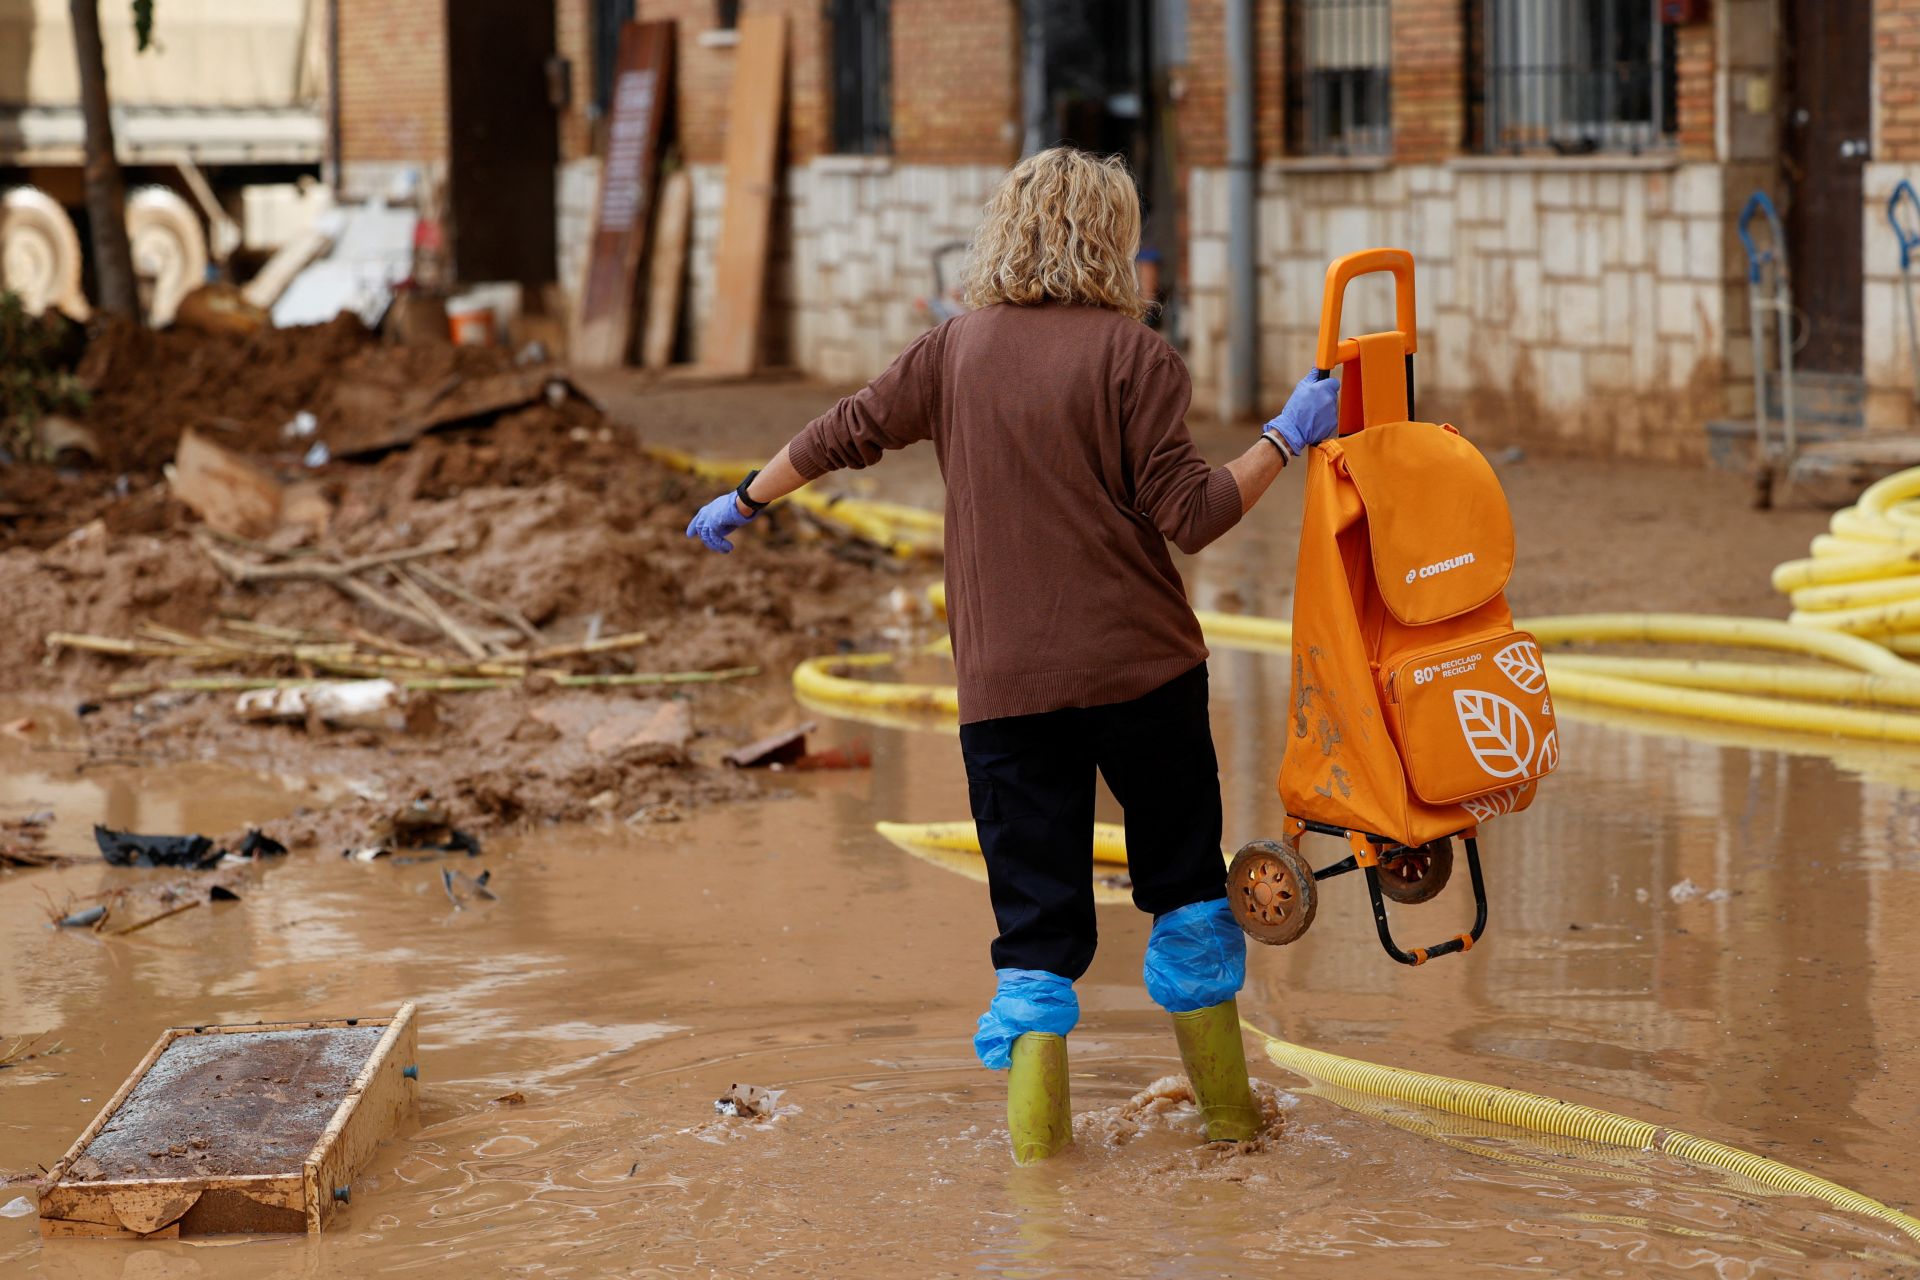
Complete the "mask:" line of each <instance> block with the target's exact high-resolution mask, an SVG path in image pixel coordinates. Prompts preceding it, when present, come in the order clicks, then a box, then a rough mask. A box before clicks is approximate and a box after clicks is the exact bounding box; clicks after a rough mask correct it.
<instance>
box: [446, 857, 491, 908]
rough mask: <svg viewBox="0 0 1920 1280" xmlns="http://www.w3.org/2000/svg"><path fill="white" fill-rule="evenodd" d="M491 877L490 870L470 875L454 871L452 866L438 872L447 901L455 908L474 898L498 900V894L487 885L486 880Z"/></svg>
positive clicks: (462, 906)
mask: <svg viewBox="0 0 1920 1280" xmlns="http://www.w3.org/2000/svg"><path fill="white" fill-rule="evenodd" d="M491 879H493V872H491V871H482V872H481V873H480V874H479V875H477V876H470V875H468V874H467V873H466V872H464V871H455V870H454V869H453V868H452V867H446V868H443V869H442V870H441V872H440V884H441V887H443V888H444V889H446V891H447V901H449V902H451V903H452V904H453V905H454V909H455V910H460V909H461V908H464V907H465V906H466V905H467V903H469V902H471V901H473V900H474V899H476V898H484V899H486V900H487V901H488V902H498V901H499V900H500V895H499V894H497V893H495V892H494V891H493V890H492V889H489V888H488V887H487V882H488V881H489V880H491Z"/></svg>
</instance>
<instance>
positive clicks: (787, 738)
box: [720, 720, 873, 771]
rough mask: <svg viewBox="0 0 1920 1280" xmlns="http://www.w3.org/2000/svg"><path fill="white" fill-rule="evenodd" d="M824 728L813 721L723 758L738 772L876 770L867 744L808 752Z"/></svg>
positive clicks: (738, 749)
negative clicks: (816, 733) (813, 738)
mask: <svg viewBox="0 0 1920 1280" xmlns="http://www.w3.org/2000/svg"><path fill="white" fill-rule="evenodd" d="M819 727H820V726H819V725H818V724H817V723H815V722H814V721H812V720H809V721H807V722H806V723H805V724H802V725H799V726H798V727H796V728H792V729H788V730H786V731H784V732H781V733H776V734H772V735H770V736H768V737H765V738H761V739H760V740H759V741H757V742H749V743H748V744H747V745H746V746H744V747H736V748H734V749H733V750H732V751H729V752H728V753H727V754H726V755H724V756H722V757H720V758H721V759H722V760H723V761H724V762H726V763H727V764H730V765H732V766H733V767H734V768H736V769H774V770H782V769H795V770H803V771H804V770H812V769H869V768H872V767H873V749H872V748H871V747H869V746H868V745H867V744H866V742H864V741H859V742H852V743H848V744H847V745H846V746H843V747H828V748H826V749H825V750H822V751H808V750H807V735H808V734H810V733H812V732H813V731H814V730H815V729H817V728H819Z"/></svg>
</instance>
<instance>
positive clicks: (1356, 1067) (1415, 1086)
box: [1242, 1023, 1920, 1241]
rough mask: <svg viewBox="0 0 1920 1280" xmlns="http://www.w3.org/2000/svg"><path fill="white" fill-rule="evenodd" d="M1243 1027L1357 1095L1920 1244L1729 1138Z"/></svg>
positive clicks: (1901, 1223) (1287, 1063) (1882, 1207)
mask: <svg viewBox="0 0 1920 1280" xmlns="http://www.w3.org/2000/svg"><path fill="white" fill-rule="evenodd" d="M1242 1025H1244V1026H1246V1028H1247V1030H1249V1031H1251V1032H1253V1033H1254V1034H1255V1035H1257V1036H1259V1037H1260V1038H1261V1039H1262V1040H1264V1041H1265V1042H1266V1049H1267V1056H1268V1057H1269V1058H1271V1059H1272V1060H1273V1061H1274V1062H1275V1063H1277V1064H1278V1065H1280V1066H1282V1067H1285V1068H1286V1069H1287V1070H1289V1071H1293V1072H1296V1073H1298V1074H1299V1075H1302V1076H1305V1077H1306V1078H1307V1079H1309V1080H1314V1081H1323V1080H1324V1081H1328V1082H1330V1083H1333V1084H1336V1085H1339V1086H1340V1087H1341V1088H1344V1089H1352V1090H1354V1091H1355V1092H1358V1093H1369V1094H1373V1095H1375V1096H1377V1097H1382V1098H1392V1099H1394V1100H1396V1101H1399V1102H1408V1103H1413V1104H1416V1105H1418V1106H1423V1107H1431V1108H1433V1109H1434V1110H1436V1111H1445V1112H1448V1113H1450V1114H1452V1115H1459V1116H1471V1117H1473V1118H1475V1119H1479V1120H1491V1121H1494V1122H1495V1123H1498V1124H1504V1125H1510V1126H1512V1127H1513V1128H1516V1129H1526V1130H1529V1131H1531V1132H1534V1133H1547V1134H1554V1135H1557V1136H1560V1137H1564V1138H1578V1139H1581V1140H1583V1141H1586V1142H1597V1143H1604V1144H1606V1145H1608V1146H1616V1147H1628V1148H1631V1149H1633V1150H1636V1151H1657V1152H1660V1153H1662V1154H1664V1155H1670V1156H1674V1157H1677V1158H1678V1159H1681V1160H1686V1161H1690V1162H1692V1163H1694V1164H1698V1165H1704V1166H1706V1167H1707V1168H1709V1169H1719V1170H1721V1171H1723V1172H1725V1173H1731V1174H1735V1175H1737V1176H1739V1177H1742V1178H1750V1179H1752V1180H1753V1181H1754V1182H1757V1183H1759V1184H1761V1185H1762V1186H1766V1187H1771V1188H1773V1189H1774V1190H1776V1191H1783V1192H1786V1193H1787V1194H1789V1195H1802V1196H1811V1197H1813V1198H1814V1199H1816V1200H1821V1201H1824V1202H1825V1203H1827V1204H1829V1205H1832V1206H1833V1207H1834V1208H1836V1209H1841V1210H1845V1211H1846V1212H1849V1213H1857V1214H1861V1215H1863V1216H1865V1217H1869V1218H1874V1219H1877V1220H1878V1221H1881V1222H1884V1223H1887V1224H1888V1225H1889V1226H1892V1227H1894V1228H1895V1229H1896V1230H1898V1231H1901V1232H1903V1233H1904V1234H1906V1235H1907V1236H1908V1237H1910V1238H1911V1239H1913V1240H1916V1241H1920V1218H1915V1217H1913V1216H1912V1215H1910V1214H1907V1213H1903V1212H1901V1211H1900V1210H1898V1209H1895V1208H1893V1207H1892V1206H1891V1205H1886V1204H1882V1203H1881V1202H1880V1201H1878V1200H1875V1199H1872V1198H1871V1197H1868V1196H1864V1195H1861V1194H1860V1193H1859V1192H1858V1191H1853V1190H1851V1189H1849V1188H1847V1187H1843V1186H1841V1185H1840V1184H1839V1183H1837V1182H1832V1181H1829V1180H1828V1179H1826V1178H1822V1177H1819V1176H1818V1175H1816V1174H1811V1173H1808V1172H1806V1171H1805V1170H1802V1169H1796V1168H1794V1167H1793V1166H1792V1165H1787V1164H1782V1163H1780V1162H1779V1161H1778V1160H1770V1159H1768V1158H1767V1157H1765V1156H1757V1155H1754V1154H1753V1153H1752V1152H1750V1151H1742V1150H1740V1149H1739V1148H1738V1147H1730V1146H1728V1145H1726V1144H1725V1143H1723V1142H1714V1141H1712V1140H1710V1139H1707V1138H1696V1137H1694V1136H1693V1135H1692V1134H1689V1133H1682V1132H1680V1131H1679V1130H1677V1129H1669V1128H1666V1127H1665V1126H1662V1125H1653V1124H1648V1123H1647V1122H1646V1121H1644V1120H1633V1119H1629V1118H1628V1117H1626V1116H1623V1115H1616V1114H1615V1113H1613V1112H1611V1111H1602V1110H1600V1109H1599V1108H1597V1107H1586V1106H1581V1105H1579V1104H1577V1103H1572V1102H1562V1101H1560V1100H1558V1099H1556V1098H1548V1097H1545V1096H1543V1095H1541V1094H1537V1093H1526V1092H1523V1091H1522V1090H1519V1089H1505V1088H1501V1087H1500V1086H1498V1085H1490V1084H1478V1083H1476V1082H1474V1081H1471V1080H1454V1079H1450V1078H1449V1077H1447V1076H1437V1075H1431V1074H1429V1073H1427V1072H1424V1071H1407V1070H1404V1069H1402V1068H1400V1067H1388V1066H1382V1065H1381V1064H1379V1063H1377V1062H1363V1061H1361V1060H1359V1059H1357V1058H1343V1057H1340V1056H1339V1055H1338V1054H1332V1053H1326V1052H1324V1051H1322V1050H1319V1049H1309V1048H1307V1047H1306V1046H1305V1045H1299V1044H1294V1043H1292V1042H1291V1041H1288V1040H1282V1039H1280V1038H1279V1037H1278V1036H1273V1035H1269V1034H1267V1033H1266V1032H1265V1031H1262V1030H1261V1029H1260V1028H1258V1027H1256V1026H1253V1025H1252V1024H1250V1023H1243V1024H1242Z"/></svg>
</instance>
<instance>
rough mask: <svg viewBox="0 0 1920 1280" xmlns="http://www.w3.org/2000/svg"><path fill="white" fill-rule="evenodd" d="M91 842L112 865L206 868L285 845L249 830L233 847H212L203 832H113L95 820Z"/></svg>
mask: <svg viewBox="0 0 1920 1280" xmlns="http://www.w3.org/2000/svg"><path fill="white" fill-rule="evenodd" d="M93 839H94V843H96V844H98V845H99V846H100V855H101V856H102V857H104V858H105V859H106V860H107V861H108V862H109V863H111V864H112V865H113V866H116V867H185V868H187V869H189V870H192V871H207V870H210V869H211V868H213V867H216V866H218V865H219V864H220V863H221V862H222V861H223V860H225V859H228V858H233V859H239V860H246V859H252V858H277V857H280V856H282V855H283V854H285V853H286V851H287V846H285V845H283V844H281V843H280V842H279V841H278V840H275V839H274V838H273V837H272V836H268V835H263V834H262V833H260V832H259V831H249V832H247V834H246V835H245V836H244V837H243V838H242V839H241V841H240V844H239V847H238V848H237V849H227V848H224V847H216V846H215V845H214V842H213V840H212V839H211V838H210V837H208V836H203V835H181V836H170V835H169V836H160V835H141V834H139V833H138V832H133V831H115V830H113V829H111V828H109V827H103V826H101V825H99V824H98V823H95V824H94V828H93Z"/></svg>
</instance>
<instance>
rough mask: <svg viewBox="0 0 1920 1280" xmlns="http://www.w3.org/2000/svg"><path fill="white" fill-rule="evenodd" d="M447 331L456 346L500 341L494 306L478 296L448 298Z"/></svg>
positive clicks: (472, 345)
mask: <svg viewBox="0 0 1920 1280" xmlns="http://www.w3.org/2000/svg"><path fill="white" fill-rule="evenodd" d="M447 332H448V334H449V335H450V336H451V337H452V338H453V342H454V345H455V346H459V347H490V346H492V345H493V344H494V343H495V342H496V341H498V336H497V331H496V327H495V324H494V316H493V308H492V307H491V306H489V305H488V304H487V303H486V302H483V301H481V300H480V299H478V298H449V299H447Z"/></svg>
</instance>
